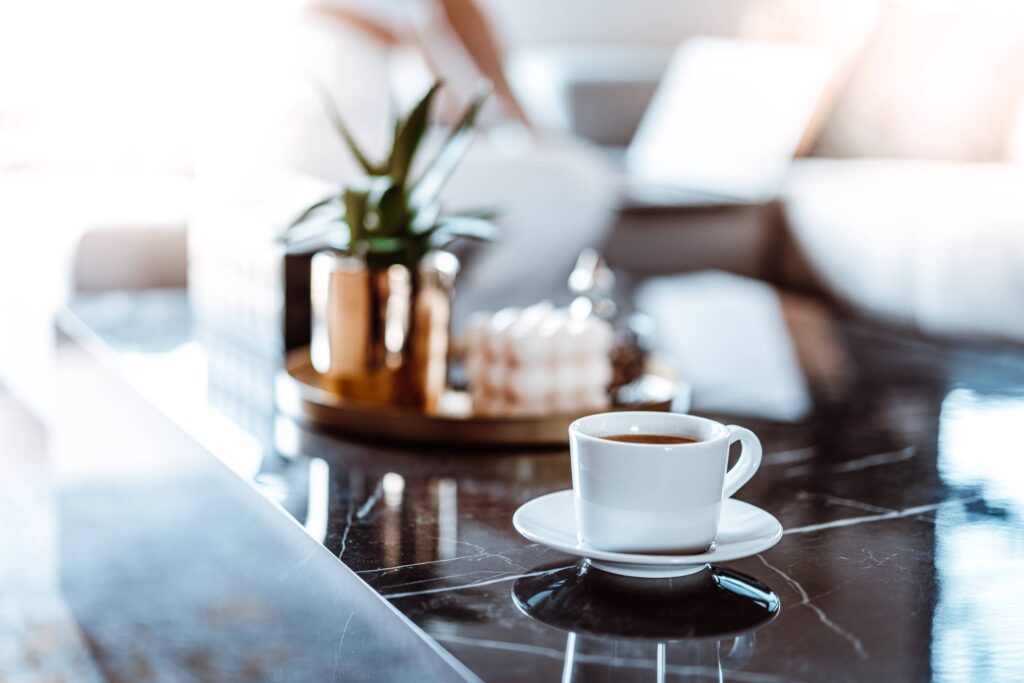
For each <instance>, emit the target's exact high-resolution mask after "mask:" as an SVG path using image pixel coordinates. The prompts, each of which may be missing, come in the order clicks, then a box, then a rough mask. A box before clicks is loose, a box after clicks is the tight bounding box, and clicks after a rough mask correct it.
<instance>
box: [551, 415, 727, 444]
mask: <svg viewBox="0 0 1024 683" xmlns="http://www.w3.org/2000/svg"><path fill="white" fill-rule="evenodd" d="M631 416H635V417H638V418H639V417H641V416H642V417H647V418H664V419H667V420H682V421H685V422H691V423H692V422H700V423H703V424H706V425H711V427H712V428H713V429H714V431H715V432H716V433H715V434H714V436H712V437H711V438H708V439H701V440H699V441H695V442H693V443H674V444H657V443H634V442H623V441H609V440H608V439H606V438H604V437H603V436H600V435H597V434H591V433H587V432H586V431H583V429H584V427H583V423H584V422H587V421H589V420H596V419H598V418H603V417H617V418H623V419H628V418H629V417H631ZM569 435H570V436H573V437H576V438H578V439H581V440H584V441H598V442H601V443H615V444H617V445H619V446H622V447H625V448H648V449H660V450H665V449H676V448H692V447H700V446H704V445H706V444H709V443H714V442H716V441H719V440H720V439H728V438H729V429H728V427H726V426H725V425H724V424H722V423H721V422H717V421H715V420H711V419H708V418H706V417H699V416H697V415H688V414H686V413H668V412H661V411H654V410H620V411H610V412H604V413H593V414H592V415H586V416H584V417H580V418H577V419H575V420H573V421H572V423H570V424H569Z"/></svg>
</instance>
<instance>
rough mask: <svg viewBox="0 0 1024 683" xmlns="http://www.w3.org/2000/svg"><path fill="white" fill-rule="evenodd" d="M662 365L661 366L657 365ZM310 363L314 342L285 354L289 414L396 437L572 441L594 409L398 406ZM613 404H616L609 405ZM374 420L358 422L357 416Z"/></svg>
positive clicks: (662, 404) (283, 387) (282, 401)
mask: <svg viewBox="0 0 1024 683" xmlns="http://www.w3.org/2000/svg"><path fill="white" fill-rule="evenodd" d="M659 365H660V367H661V372H657V371H655V370H654V368H655V367H659ZM310 367H311V363H310V360H309V347H300V348H297V349H293V350H292V351H289V352H288V353H287V354H285V359H284V367H283V368H282V369H281V370H280V371H279V372H278V373H277V376H276V378H275V392H274V393H275V403H276V404H277V407H278V409H279V410H280V411H281V412H283V413H284V414H286V415H288V416H289V417H292V418H293V419H297V420H299V421H301V422H304V423H307V424H310V425H313V426H316V427H323V428H327V429H330V430H332V431H336V432H338V433H342V434H355V435H360V436H381V437H387V438H389V439H392V440H398V441H404V442H415V443H419V444H434V445H480V446H484V445H490V446H494V445H508V446H512V445H515V446H529V445H547V446H557V445H561V446H564V445H566V444H567V443H568V440H569V437H568V426H569V424H570V423H571V422H572V421H573V420H576V419H578V418H580V417H583V416H584V415H588V414H591V413H592V412H593V411H587V412H580V413H561V414H554V415H516V416H511V415H510V416H497V415H481V416H468V417H462V416H458V415H443V414H437V415H430V414H426V413H423V412H420V411H417V410H413V409H409V408H403V407H399V406H377V405H374V404H370V403H365V402H360V401H356V400H352V399H346V398H344V397H342V396H338V395H337V394H334V393H331V392H330V391H328V390H326V389H324V388H323V387H321V386H317V385H315V384H311V383H309V382H307V381H305V380H304V379H302V378H301V377H299V376H298V372H299V371H302V370H308V369H309V368H310ZM649 374H651V375H653V376H656V377H660V378H662V379H665V380H668V381H670V382H673V383H674V384H675V394H674V396H673V399H675V398H676V397H678V396H679V394H680V393H681V392H682V391H684V390H686V391H688V386H685V383H684V382H681V381H680V380H679V379H678V377H675V376H673V377H667V376H666V375H667V374H669V373H668V372H667V371H665V370H664V366H663V365H661V364H660V363H659V364H658V365H655V364H652V372H651V373H649ZM673 399H669V400H667V401H658V402H652V403H650V404H636V405H631V406H622V408H621V409H623V410H626V409H632V410H636V409H638V406H642V407H640V408H639V409H642V410H656V411H669V410H671V408H672V403H673ZM609 410H615V408H614V407H610V408H609ZM360 419H362V420H366V419H369V422H353V421H354V420H360Z"/></svg>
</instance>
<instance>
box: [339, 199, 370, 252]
mask: <svg viewBox="0 0 1024 683" xmlns="http://www.w3.org/2000/svg"><path fill="white" fill-rule="evenodd" d="M344 200H345V223H346V224H348V231H349V244H350V245H351V246H353V247H355V246H357V245H358V243H359V242H361V241H362V240H363V237H364V233H365V225H366V223H365V221H366V205H367V202H368V201H369V192H368V191H366V190H357V189H354V188H349V189H347V190H345V194H344Z"/></svg>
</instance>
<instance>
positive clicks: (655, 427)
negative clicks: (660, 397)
mask: <svg viewBox="0 0 1024 683" xmlns="http://www.w3.org/2000/svg"><path fill="white" fill-rule="evenodd" d="M633 434H636V435H643V434H648V435H662V436H670V437H682V438H686V439H693V440H694V442H693V443H679V444H650V443H632V442H623V441H611V440H608V439H607V438H602V437H608V436H615V435H633ZM737 441H739V442H740V444H741V445H742V450H741V451H740V455H739V459H738V460H737V461H736V464H735V465H734V466H733V467H732V469H730V470H728V471H726V468H727V467H728V463H729V447H730V446H731V445H732V444H733V443H735V442H737ZM569 452H570V454H571V458H572V488H573V499H574V504H575V509H576V528H577V534H578V536H579V540H580V542H581V543H582V544H583V545H585V546H587V547H590V548H593V549H595V550H609V551H617V552H634V553H699V552H704V551H706V550H708V549H709V548H710V547H711V546H712V544H713V543H714V541H715V536H716V535H717V534H718V522H719V518H720V517H721V510H722V501H723V500H724V499H726V498H730V497H731V496H732V495H733V494H735V493H736V492H737V491H738V490H739V489H740V487H742V486H743V485H744V484H746V483H747V482H748V481H750V478H751V477H753V476H754V473H756V472H757V468H758V467H759V466H760V465H761V442H760V441H758V439H757V437H756V436H755V435H754V433H753V432H751V431H750V430H749V429H744V428H743V427H737V426H735V425H728V426H726V425H724V424H721V423H719V422H715V421H714V420H707V419H705V418H702V417H694V416H692V415H680V414H677V413H657V412H615V413H600V414H597V415H590V416H588V417H584V418H581V419H579V420H576V421H575V422H573V423H572V424H571V425H569Z"/></svg>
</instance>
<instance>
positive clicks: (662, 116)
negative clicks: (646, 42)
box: [626, 38, 830, 201]
mask: <svg viewBox="0 0 1024 683" xmlns="http://www.w3.org/2000/svg"><path fill="white" fill-rule="evenodd" d="M829 71H830V67H829V59H828V57H827V55H826V53H825V52H824V51H823V50H821V49H819V48H817V47H815V46H811V45H804V44H795V43H762V42H751V41H743V40H733V39H726V38H695V39H691V40H688V41H686V42H685V43H683V44H682V45H681V46H680V47H679V49H678V50H677V51H676V54H675V56H674V57H673V58H672V62H671V63H670V65H669V68H668V70H667V71H666V73H665V76H664V78H663V79H662V81H661V84H660V85H659V86H658V90H657V92H656V93H655V96H654V99H653V100H652V101H651V104H650V106H649V107H648V109H647V111H646V112H645V114H644V117H643V120H642V121H641V123H640V127H639V129H638V130H637V133H636V135H635V136H634V138H633V141H632V143H631V144H630V146H629V149H628V151H627V153H626V170H627V174H628V177H629V182H630V184H631V185H634V186H644V185H647V186H651V187H658V188H662V189H665V190H671V189H680V190H683V189H686V190H697V191H701V192H706V193H709V194H713V195H718V196H722V197H728V198H731V199H734V200H738V201H761V200H765V199H769V198H771V197H773V196H774V195H775V194H776V192H777V191H778V188H779V185H780V183H781V180H782V175H783V174H784V173H785V170H786V166H787V164H788V163H789V161H790V159H791V158H792V157H793V154H794V153H795V152H796V150H797V147H798V146H799V144H800V140H801V138H802V136H803V134H804V131H805V129H806V128H807V126H808V124H809V122H810V120H811V117H812V115H813V114H814V111H815V109H816V107H817V106H818V103H819V101H820V99H821V97H822V94H823V92H824V89H825V86H826V84H827V81H828V77H829Z"/></svg>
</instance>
